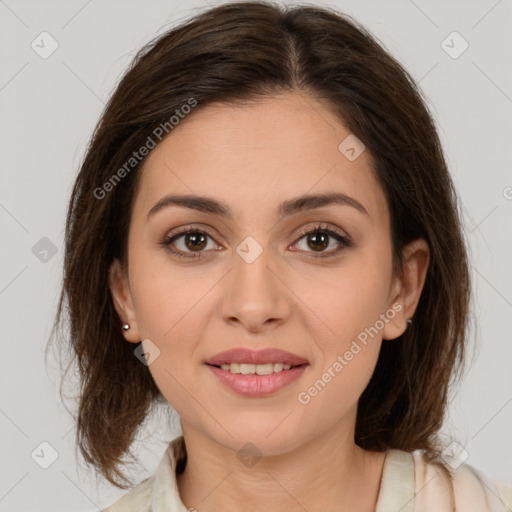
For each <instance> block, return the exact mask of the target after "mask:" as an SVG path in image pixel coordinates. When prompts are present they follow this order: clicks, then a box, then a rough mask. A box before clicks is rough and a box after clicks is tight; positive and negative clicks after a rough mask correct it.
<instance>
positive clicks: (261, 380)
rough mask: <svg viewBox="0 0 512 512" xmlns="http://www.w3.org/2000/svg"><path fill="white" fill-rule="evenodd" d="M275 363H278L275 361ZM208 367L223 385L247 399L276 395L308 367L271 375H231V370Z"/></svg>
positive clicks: (305, 365) (297, 367) (304, 366)
mask: <svg viewBox="0 0 512 512" xmlns="http://www.w3.org/2000/svg"><path fill="white" fill-rule="evenodd" d="M273 361H274V362H276V360H275V359H274V360H273ZM261 364H264V363H261ZM288 364H290V363H288ZM206 367H207V368H208V369H209V370H210V371H211V372H212V373H213V374H214V375H215V376H216V377H217V378H218V379H219V380H220V381H221V382H222V384H224V385H225V386H227V387H228V388H229V389H231V390H232V391H234V392H236V393H239V394H241V395H244V396H247V397H262V396H267V395H271V394H272V393H276V392H277V391H279V390H281V389H282V388H284V387H285V386H287V385H288V384H290V383H292V382H293V381H294V380H296V379H298V378H299V377H300V376H301V375H302V373H303V372H304V371H305V370H306V368H307V367H308V365H307V364H304V365H303V366H296V367H295V368H290V369H289V370H282V371H280V372H277V373H271V374H270V375H257V374H254V375H242V374H241V373H231V372H230V371H229V370H222V369H221V368H217V367H216V366H211V365H209V364H207V365H206Z"/></svg>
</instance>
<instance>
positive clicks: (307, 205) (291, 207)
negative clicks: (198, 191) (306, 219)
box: [147, 192, 370, 219]
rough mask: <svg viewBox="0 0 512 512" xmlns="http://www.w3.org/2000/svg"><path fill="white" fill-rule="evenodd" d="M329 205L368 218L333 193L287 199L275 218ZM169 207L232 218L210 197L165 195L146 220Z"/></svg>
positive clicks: (347, 198)
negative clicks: (346, 207)
mask: <svg viewBox="0 0 512 512" xmlns="http://www.w3.org/2000/svg"><path fill="white" fill-rule="evenodd" d="M331 204H338V205H344V206H351V207H352V208H355V209H356V210H358V211H359V212H361V213H363V214H364V215H367V216H368V217H370V214H369V213H368V211H367V210H366V208H365V207H364V206H363V205H362V204H361V203H360V202H359V201H358V200H357V199H355V198H353V197H350V196H348V195H346V194H342V193H340V192H333V193H330V194H307V195H303V196H299V197H295V198H293V199H288V200H286V201H284V202H283V203H281V204H280V205H279V207H278V209H277V216H278V218H280V219H282V218H283V217H286V216H288V215H293V214H295V213H299V212H303V211H307V210H314V209H316V208H321V207H323V206H329V205H331ZM169 206H181V207H184V208H190V209H193V210H198V211H200V212H204V213H211V214H214V215H219V216H221V217H225V218H228V219H232V218H233V212H232V211H231V208H230V207H229V205H228V204H226V203H224V202H222V201H218V200H217V199H213V198H211V197H207V196H195V195H167V196H165V197H162V199H160V200H159V201H158V202H157V203H156V204H155V205H154V206H153V207H152V208H151V210H149V212H148V214H147V218H148V219H149V218H150V217H152V216H153V215H155V214H156V213H157V212H158V211H161V210H163V209H164V208H167V207H169Z"/></svg>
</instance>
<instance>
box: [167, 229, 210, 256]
mask: <svg viewBox="0 0 512 512" xmlns="http://www.w3.org/2000/svg"><path fill="white" fill-rule="evenodd" d="M208 239H210V240H213V238H212V237H211V236H210V235H209V234H208V233H206V232H204V231H200V230H199V229H196V228H187V229H183V230H182V231H180V232H179V233H176V234H174V235H171V236H169V237H167V238H165V240H163V241H162V245H163V246H165V247H166V248H167V249H168V250H169V251H170V252H172V253H173V254H176V255H177V256H181V257H183V258H199V257H201V253H202V252H204V250H203V249H205V248H206V247H207V245H208ZM216 247H217V246H216V245H215V244H213V248H216Z"/></svg>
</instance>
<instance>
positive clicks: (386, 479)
mask: <svg viewBox="0 0 512 512" xmlns="http://www.w3.org/2000/svg"><path fill="white" fill-rule="evenodd" d="M185 456H186V453H185V444H184V440H183V436H180V437H177V438H176V439H174V440H173V441H171V442H170V443H169V445H168V447H167V449H166V450H165V453H164V455H163V457H162V460H161V462H160V464H159V466H158V468H157V470H156V472H155V473H154V474H153V476H151V477H149V478H146V479H145V480H143V481H142V482H141V483H139V484H138V485H137V486H135V487H134V488H133V489H131V490H130V491H128V492H127V493H126V494H125V495H124V496H122V497H121V498H120V499H119V500H118V501H116V502H115V503H114V504H112V505H111V506H110V507H108V508H106V509H104V510H103V511H102V512H193V510H194V509H190V511H189V510H188V509H187V508H186V507H185V505H184V504H183V502H182V501H181V498H180V495H179V491H178V485H177V483H176V467H177V465H178V464H180V463H183V460H184V458H185ZM180 466H181V464H180ZM452 473H453V485H454V495H455V511H456V512H459V511H460V512H510V510H512V484H503V483H497V482H493V481H491V480H490V479H489V478H488V477H487V476H486V475H484V474H483V473H482V472H480V471H478V470H477V469H475V468H473V467H472V466H470V465H469V464H462V465H461V466H459V467H458V468H457V469H455V470H453V471H452ZM448 485H449V484H448V481H447V479H446V477H445V476H444V473H443V472H441V471H440V470H439V469H438V468H437V467H436V466H435V465H434V464H429V463H427V462H426V461H425V460H424V459H423V457H422V455H421V452H419V451H415V452H413V453H408V452H405V451H401V450H388V451H387V453H386V458H385V460H384V467H383V471H382V478H381V482H380V489H379V495H378V500H377V506H376V508H375V512H453V511H452V508H451V504H450V493H449V487H448Z"/></svg>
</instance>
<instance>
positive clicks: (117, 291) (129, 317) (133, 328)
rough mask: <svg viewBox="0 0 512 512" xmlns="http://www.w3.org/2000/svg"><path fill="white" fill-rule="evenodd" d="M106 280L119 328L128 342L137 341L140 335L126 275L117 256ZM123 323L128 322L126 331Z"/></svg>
mask: <svg viewBox="0 0 512 512" xmlns="http://www.w3.org/2000/svg"><path fill="white" fill-rule="evenodd" d="M108 282H109V288H110V294H111V295H112V301H113V303H114V308H115V309H116V311H117V314H118V315H119V318H120V321H121V325H120V329H121V332H122V333H123V336H124V337H125V339H126V340H127V341H129V342H130V343H139V341H141V337H140V333H139V329H138V326H137V321H136V317H135V308H134V307H133V299H132V294H131V290H130V285H129V282H128V275H127V272H125V270H124V269H123V267H122V265H121V262H120V261H119V260H118V259H117V258H116V259H115V260H114V261H113V262H112V264H111V265H110V268H109V273H108ZM124 324H129V326H130V328H129V329H128V330H127V331H125V330H124V329H122V326H123V325H124Z"/></svg>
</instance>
